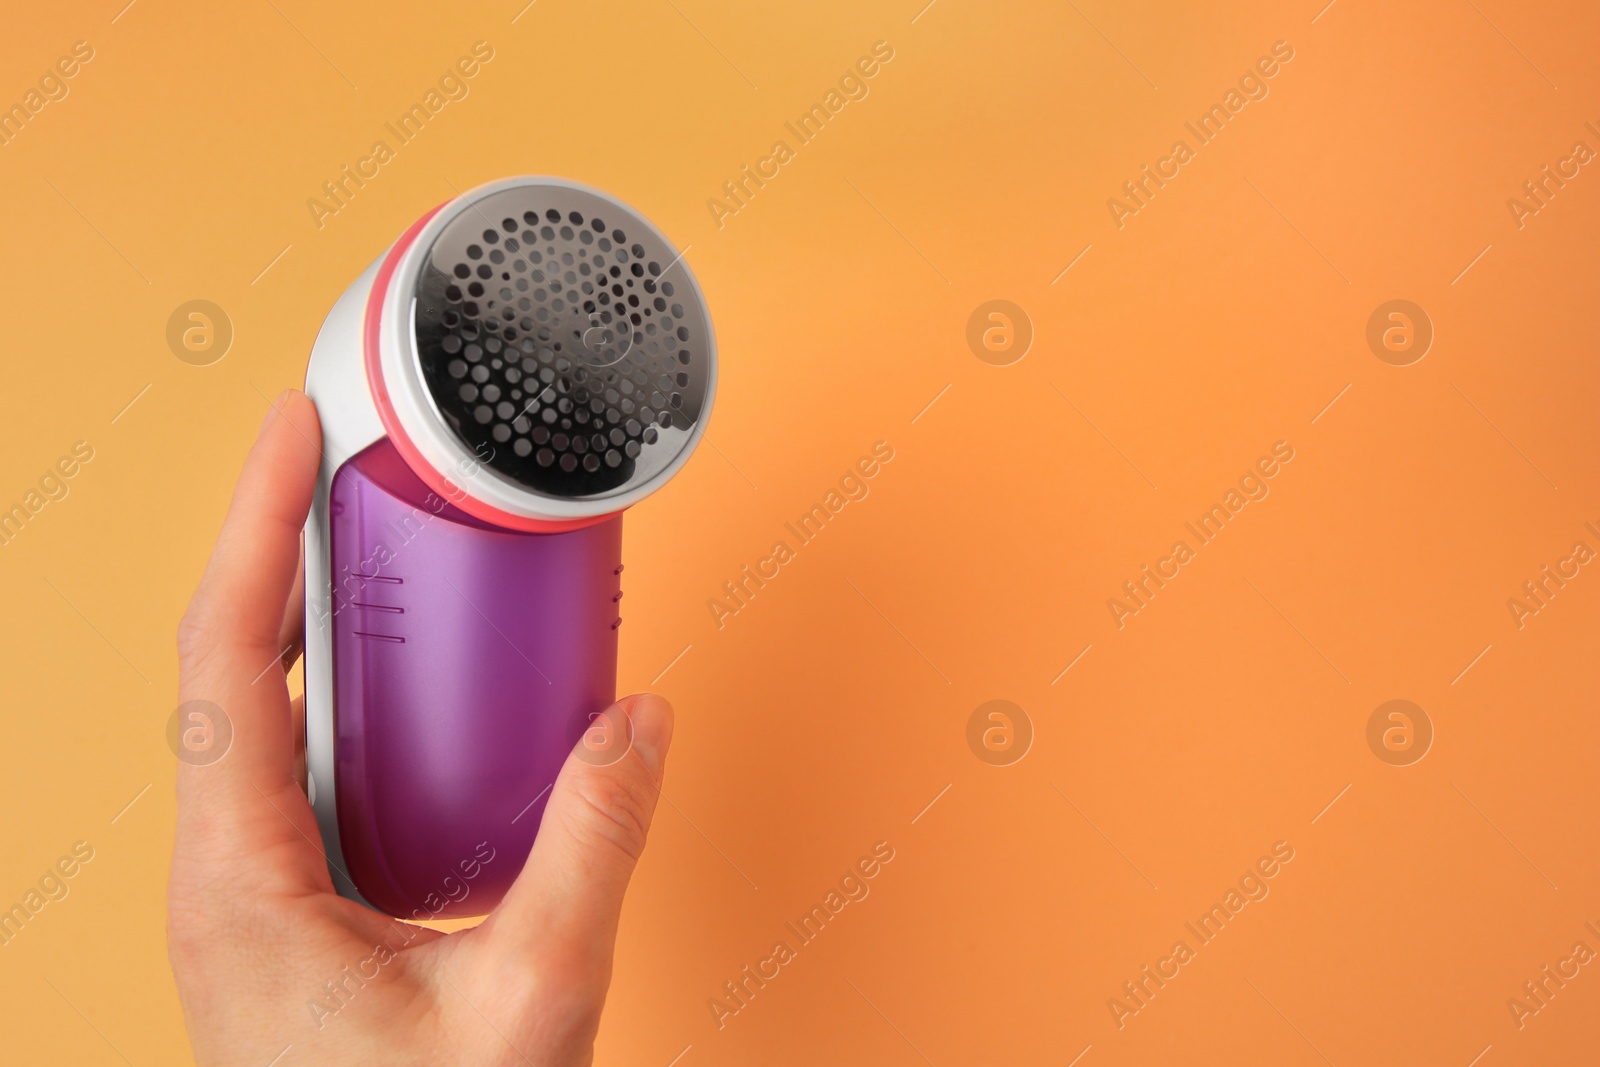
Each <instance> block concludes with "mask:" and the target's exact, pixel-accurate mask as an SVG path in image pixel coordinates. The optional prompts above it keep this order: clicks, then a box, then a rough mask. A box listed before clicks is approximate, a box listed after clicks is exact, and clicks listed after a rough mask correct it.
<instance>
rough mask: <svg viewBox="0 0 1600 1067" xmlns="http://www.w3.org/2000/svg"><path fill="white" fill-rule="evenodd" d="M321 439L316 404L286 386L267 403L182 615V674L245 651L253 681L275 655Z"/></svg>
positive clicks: (232, 660) (229, 661) (225, 663)
mask: <svg viewBox="0 0 1600 1067" xmlns="http://www.w3.org/2000/svg"><path fill="white" fill-rule="evenodd" d="M321 440H322V434H321V427H320V425H319V423H318V422H317V412H316V408H315V406H314V405H313V404H312V403H311V400H310V399H309V398H308V397H307V396H306V395H305V394H304V393H301V392H298V391H296V390H292V389H291V390H287V391H286V392H285V393H284V394H283V395H282V396H281V397H280V398H279V399H278V400H277V401H275V402H274V403H273V404H272V408H271V410H270V411H268V413H267V417H266V419H265V421H264V422H263V423H262V425H261V431H260V434H259V435H258V436H257V438H256V443H255V445H254V446H253V447H252V448H251V449H250V454H249V456H248V457H247V458H246V459H245V466H244V470H243V472H242V473H241V474H240V476H239V484H238V486H237V487H236V488H235V489H234V493H233V502H232V504H231V505H230V506H229V508H228V517H227V519H226V520H224V522H223V526H222V532H221V534H220V535H218V537H217V544H216V548H215V549H213V550H212V553H211V559H210V561H209V562H208V563H207V564H206V570H205V574H204V576H203V577H202V578H201V580H200V587H199V589H198V590H196V592H195V595H194V599H193V600H192V601H191V602H190V604H189V611H188V614H187V615H186V616H185V620H184V622H185V631H186V637H187V638H188V640H186V641H185V642H184V645H185V647H183V648H180V650H179V655H180V659H181V661H182V662H181V663H180V666H181V667H182V668H183V669H184V670H185V671H186V672H193V671H198V670H200V669H202V668H206V667H209V666H210V665H211V664H212V662H213V661H218V660H220V661H221V665H222V667H223V669H228V668H232V667H236V666H238V664H237V660H238V658H239V657H240V656H246V657H248V662H249V663H254V664H255V665H256V671H252V672H251V674H250V678H252V679H253V678H254V677H255V675H256V672H257V671H259V670H260V669H261V668H262V667H263V666H265V665H266V664H270V663H271V662H273V661H274V660H276V659H277V658H278V656H279V653H281V652H282V650H283V646H282V645H280V644H278V643H277V642H278V637H279V634H280V631H281V630H282V628H283V625H282V623H283V618H284V613H285V605H286V604H288V602H289V594H290V590H291V589H292V588H293V585H294V578H295V572H296V570H297V564H298V562H299V559H300V531H301V528H302V527H303V526H304V525H305V518H306V512H307V511H308V510H309V509H310V507H311V492H312V488H313V485H314V481H315V477H316V472H317V467H318V465H319V463H320V462H321ZM247 665H248V664H247Z"/></svg>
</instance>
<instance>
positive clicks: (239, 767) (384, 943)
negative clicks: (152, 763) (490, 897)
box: [167, 390, 672, 1067]
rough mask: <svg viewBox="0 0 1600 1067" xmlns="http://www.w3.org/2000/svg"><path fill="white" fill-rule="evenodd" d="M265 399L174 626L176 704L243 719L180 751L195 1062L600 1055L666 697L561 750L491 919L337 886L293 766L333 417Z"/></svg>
mask: <svg viewBox="0 0 1600 1067" xmlns="http://www.w3.org/2000/svg"><path fill="white" fill-rule="evenodd" d="M272 407H273V410H272V411H271V412H270V413H269V414H268V415H267V418H266V421H265V422H264V423H263V425H262V427H261V432H260V436H259V437H258V439H257V441H256V443H255V446H254V447H253V448H252V449H251V451H250V455H249V458H248V459H247V460H246V461H245V467H244V472H243V474H242V475H241V476H240V479H239V484H238V487H237V488H236V489H235V490H234V496H233V503H232V505H231V506H230V507H229V510H228V517H227V520H226V521H225V523H224V524H223V528H222V533H221V535H220V536H219V537H218V539H217V545H216V548H215V550H214V551H213V553H212V556H211V560H210V562H209V563H208V564H207V566H206V571H205V575H204V577H203V578H202V579H201V582H200V587H199V589H198V590H197V591H196V592H195V595H194V598H193V600H192V601H191V602H190V605H189V609H188V612H187V613H186V614H185V615H184V619H183V622H182V624H181V625H180V626H179V629H178V660H179V669H180V682H179V697H180V700H181V701H184V702H188V701H191V700H204V701H209V702H211V703H212V704H215V705H217V706H218V707H219V708H221V709H222V710H223V712H224V714H225V715H226V716H227V717H228V719H229V721H230V722H231V725H232V731H233V736H232V742H231V747H230V748H229V749H228V750H227V751H226V753H225V755H224V756H223V757H222V758H221V759H219V760H217V761H215V762H213V763H210V764H207V765H204V766H198V765H194V764H191V763H188V762H184V761H180V763H179V766H178V825H177V836H176V841H175V843H174V848H173V857H172V873H171V879H170V881H169V885H168V891H167V946H168V954H169V956H170V957H171V961H172V970H173V975H174V977H175V978H176V980H177V986H178V996H179V999H180V1000H181V1001H182V1003H183V1013H184V1021H185V1023H186V1025H187V1026H188V1030H189V1037H190V1041H191V1043H192V1045H193V1048H194V1053H195V1057H196V1060H197V1061H198V1062H199V1063H200V1064H201V1065H203V1067H212V1065H221V1064H230V1065H232V1064H237V1065H247V1067H266V1065H267V1064H272V1065H273V1067H294V1065H297V1064H340V1065H345V1064H369V1063H371V1064H379V1063H381V1064H384V1065H385V1067H390V1065H402V1064H429V1065H434V1064H440V1063H452V1064H456V1063H459V1064H474V1065H477V1064H484V1065H502V1064H503V1065H512V1064H520V1065H524V1067H529V1065H535V1067H547V1065H548V1067H556V1065H562V1067H565V1065H568V1064H587V1063H590V1062H591V1061H592V1059H593V1043H594V1036H595V1031H596V1030H597V1028H598V1026H599V1021H600V1010H601V1007H602V1006H603V1005H604V1003H605V996H606V989H607V986H608V985H609V984H610V980H611V957H612V950H613V947H614V944H615V941H616V934H617V922H618V918H619V915H620V912H621V909H622V897H623V893H624V891H625V890H626V889H627V885H628V879H629V877H630V876H631V875H632V873H633V868H634V865H635V863H636V862H637V861H638V859H639V855H640V853H641V852H642V851H643V849H644V845H645V837H646V834H647V832H648V830H649V827H650V819H651V816H652V814H653V813H654V811H655V803H656V796H657V794H658V793H659V791H660V788H661V774H662V764H663V761H664V760H665V757H666V753H667V746H668V744H669V742H670V741H671V737H672V709H671V707H670V706H669V705H668V704H667V702H666V701H664V700H662V699H661V698H660V697H657V696H652V695H648V694H646V695H640V696H633V697H628V698H626V699H624V700H623V701H621V702H620V703H619V704H618V705H617V706H616V707H615V708H613V709H612V712H611V714H612V715H613V716H617V715H618V714H619V713H620V714H621V715H625V716H627V717H629V718H630V719H631V720H632V734H633V745H632V749H631V751H629V752H628V753H627V754H626V755H625V756H624V757H623V758H622V759H620V760H617V761H616V762H614V763H611V764H609V765H607V766H596V765H594V764H593V763H591V762H586V761H584V760H581V759H577V758H575V757H574V758H569V759H568V760H567V762H566V765H565V767H563V769H562V771H561V774H560V777H559V778H558V779H557V780H556V783H555V787H554V789H553V791H552V792H551V796H550V801H549V804H548V807H547V808H546V810H545V814H544V821H543V824H542V826H541V829H540V832H539V836H538V838H537V839H536V841H535V843H534V847H533V852H532V854H531V855H530V856H529V857H528V861H527V864H526V865H525V866H524V867H523V869H522V873H521V875H520V876H519V877H518V878H517V880H516V882H515V883H514V884H513V886H512V887H511V890H510V891H509V892H508V893H507V894H506V897H505V899H504V900H503V901H502V902H501V903H500V905H499V906H498V907H497V908H495V910H494V912H493V913H492V914H491V915H490V916H489V917H488V918H487V919H486V920H484V922H483V923H482V924H481V925H480V926H477V927H476V928H474V929H471V930H465V931H461V932H458V933H454V934H444V933H440V932H438V931H434V930H429V929H427V928H425V927H420V926H414V925H411V924H408V923H403V922H400V921H398V920H396V919H391V918H389V917H388V916H385V915H381V914H379V913H377V912H374V911H372V910H370V909H368V908H366V907H363V906H362V905H360V904H357V903H355V902H354V901H351V900H347V899H344V898H342V897H339V896H337V895H336V894H335V892H334V887H333V883H332V881H331V878H330V875H329V873H328V867H327V862H326V860H325V858H324V854H323V849H322V843H321V835H320V833H319V832H318V829H317V822H316V818H315V816H314V815H313V814H312V810H311V806H310V804H308V803H307V801H306V797H305V794H304V793H303V792H302V791H301V789H300V786H299V784H298V782H297V780H296V777H295V764H296V729H297V727H296V723H297V722H298V720H299V718H300V709H299V708H297V707H292V706H291V702H290V699H289V692H288V686H287V684H286V681H285V673H286V671H287V669H288V667H289V665H291V664H292V662H293V658H294V655H295V653H294V652H293V651H292V650H294V649H297V648H298V646H299V644H300V640H299V638H300V635H301V631H302V630H303V620H304V608H303V604H302V599H301V591H300V584H299V581H298V575H299V573H300V563H299V544H300V531H301V527H302V526H303V525H304V523H305V518H306V512H307V510H308V509H309V507H310V505H311V495H312V488H313V485H314V483H315V480H316V474H317V467H318V464H319V463H320V459H321V446H320V442H321V429H320V426H319V424H318V421H317V413H316V409H315V407H314V406H313V405H312V403H311V401H310V400H309V399H308V398H307V397H306V396H305V395H304V394H302V393H299V392H295V391H292V390H291V391H288V392H286V393H284V394H283V396H281V397H280V398H279V399H278V400H277V401H276V402H275V403H274V404H273V406H272ZM285 649H290V650H291V651H289V652H285ZM352 976H354V977H352ZM317 1004H320V1005H321V1008H320V1010H319V1009H318V1008H317V1007H315V1005H317ZM335 1005H336V1007H335ZM330 1008H331V1009H333V1010H329V1009H330ZM275 1057H277V1058H275Z"/></svg>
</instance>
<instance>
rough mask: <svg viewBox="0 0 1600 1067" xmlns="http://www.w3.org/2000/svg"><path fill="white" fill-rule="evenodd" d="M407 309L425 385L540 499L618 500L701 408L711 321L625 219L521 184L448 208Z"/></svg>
mask: <svg viewBox="0 0 1600 1067" xmlns="http://www.w3.org/2000/svg"><path fill="white" fill-rule="evenodd" d="M446 210H454V211H455V212H456V214H455V217H454V218H452V219H450V220H449V221H448V222H447V223H446V224H445V226H444V229H443V230H441V231H440V233H439V236H438V238H437V239H436V240H435V241H434V243H433V247H432V248H431V249H430V250H429V251H428V254H427V257H426V259H425V260H424V263H423V266H422V269H421V271H420V273H419V275H418V278H417V287H416V291H415V293H414V299H413V312H412V315H413V331H414V335H415V339H416V350H417V353H418V356H419V358H420V360H421V365H422V375H423V380H424V381H425V382H426V383H427V386H428V390H429V392H430V393H431V394H432V396H433V402H434V404H435V406H436V407H437V408H438V410H439V413H440V414H441V415H442V416H443V417H444V419H445V421H446V422H447V423H448V424H449V425H450V427H451V428H452V429H453V430H454V431H455V433H456V435H457V436H458V437H459V438H460V439H461V441H462V442H463V443H464V444H465V445H466V446H467V448H469V449H471V450H472V451H473V452H474V453H475V454H476V455H477V456H478V457H479V458H480V459H481V460H482V461H483V462H484V464H485V465H486V466H488V467H490V468H492V469H494V470H496V471H499V472H500V473H501V474H503V475H505V476H506V477H508V478H510V479H511V480H512V481H514V482H516V483H517V484H519V485H521V486H523V487H525V488H528V489H531V490H533V491H534V492H537V493H541V494H544V495H546V496H554V497H566V498H581V497H594V496H608V495H613V494H617V493H621V492H626V491H629V490H631V489H634V488H636V487H638V486H639V485H641V484H643V483H645V482H648V481H649V480H650V479H652V478H654V477H655V476H656V475H658V474H660V473H661V472H662V471H663V470H664V469H665V468H667V467H668V466H669V465H670V464H671V463H672V461H673V460H674V459H675V458H677V456H678V455H679V453H680V452H682V451H683V449H684V448H686V447H687V446H688V444H689V440H690V436H691V433H692V431H693V430H694V427H695V423H696V422H697V421H698V420H699V419H700V416H701V412H702V411H703V410H704V409H705V407H706V402H707V396H706V389H707V385H708V382H709V380H710V374H711V366H710V362H711V354H710V353H711V338H710V321H709V319H708V317H707V315H706V309H705V307H704V306H703V305H702V304H701V302H700V300H699V297H698V296H697V290H696V288H695V286H694V285H693V284H692V283H691V282H690V280H689V275H688V269H687V267H686V266H684V265H683V264H682V263H681V262H679V256H678V255H677V253H675V252H674V251H673V250H672V248H671V247H670V246H668V245H667V244H665V243H664V242H663V241H661V239H660V238H658V237H656V236H655V234H654V233H653V231H652V230H651V229H650V228H649V227H648V226H646V225H645V224H644V222H643V220H642V219H641V218H640V217H639V216H638V215H636V214H635V213H634V212H633V211H632V210H630V209H629V208H627V207H625V206H623V205H622V204H620V203H618V202H616V201H614V200H611V199H608V198H606V197H602V196H599V195H597V194H595V193H592V192H588V191H586V190H582V189H574V188H569V187H566V186H562V185H554V184H547V183H542V182H529V183H527V184H525V185H520V186H517V187H515V188H511V189H505V190H501V191H499V192H496V193H492V194H490V195H489V196H487V197H485V198H483V199H481V200H478V201H477V202H475V203H472V204H468V205H466V206H460V205H457V206H455V207H453V208H447V209H446Z"/></svg>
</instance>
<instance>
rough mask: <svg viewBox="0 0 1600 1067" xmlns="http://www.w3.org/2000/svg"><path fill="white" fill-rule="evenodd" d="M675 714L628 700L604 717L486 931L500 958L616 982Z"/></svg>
mask: <svg viewBox="0 0 1600 1067" xmlns="http://www.w3.org/2000/svg"><path fill="white" fill-rule="evenodd" d="M672 719H673V716H672V705H670V704H668V703H667V702H666V701H665V700H664V699H662V698H661V697H658V696H655V695H654V694H650V693H644V694H638V695H635V696H630V697H625V698H624V699H623V700H621V701H619V702H618V703H616V704H613V705H612V706H611V707H609V708H607V709H606V710H605V711H604V712H602V713H601V714H600V715H599V716H597V717H596V719H595V720H594V722H593V723H591V724H590V728H589V729H588V730H587V731H586V732H585V734H584V736H583V738H582V739H580V740H579V742H578V744H577V745H576V746H574V748H573V750H572V754H571V755H570V756H568V757H567V762H566V764H565V765H564V766H563V767H562V768H561V774H560V775H559V776H558V777H557V778H556V783H555V788H554V789H553V790H552V792H551V794H550V801H549V804H548V805H547V806H546V807H545V812H544V820H543V822H542V823H541V824H540V827H539V836H538V838H537V839H535V841H534V843H533V851H532V853H531V854H530V855H529V856H528V862H527V863H526V864H525V865H524V866H523V868H522V873H521V874H520V875H518V877H517V880H516V882H514V883H513V884H512V886H511V889H510V891H509V892H508V893H507V894H506V896H505V899H504V900H502V901H501V903H500V906H499V907H498V908H496V909H495V911H494V913H493V914H492V915H490V916H489V918H488V919H487V920H485V921H484V923H483V926H482V928H481V934H480V936H484V937H486V938H487V939H488V941H489V945H490V946H492V948H491V951H492V952H493V953H494V954H495V955H498V956H500V957H501V958H502V959H507V961H508V962H510V961H511V960H515V961H518V962H520V964H521V965H522V967H526V966H527V965H528V963H529V962H530V961H538V962H539V963H540V965H541V968H546V967H547V968H549V970H550V972H552V973H554V974H558V975H561V976H562V977H563V978H564V979H565V980H567V981H571V982H574V983H580V984H587V983H589V982H596V983H598V985H599V989H601V990H603V989H604V987H605V983H607V982H608V981H609V980H610V974H611V954H612V949H613V947H614V945H615V942H616V937H617V921H618V919H619V917H620V915H621V912H622V897H623V893H624V892H625V891H626V890H627V888H628V880H629V879H630V878H631V877H632V875H633V869H634V866H635V865H636V864H637V863H638V861H639V856H640V855H641V854H642V853H643V852H644V846H645V838H646V836H647V835H648V834H649V831H650V820H651V817H652V816H653V815H654V814H655V809H656V797H657V796H658V795H659V794H660V792H661V780H662V769H663V765H664V763H665V761H666V755H667V746H668V745H669V744H670V743H671V741H672Z"/></svg>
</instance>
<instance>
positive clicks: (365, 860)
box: [329, 440, 622, 918]
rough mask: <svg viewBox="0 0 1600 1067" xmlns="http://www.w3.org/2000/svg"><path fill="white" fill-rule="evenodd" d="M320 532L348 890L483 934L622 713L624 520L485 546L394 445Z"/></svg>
mask: <svg viewBox="0 0 1600 1067" xmlns="http://www.w3.org/2000/svg"><path fill="white" fill-rule="evenodd" d="M329 522H330V528H331V555H332V558H331V573H332V574H333V576H334V579H333V580H334V590H333V604H334V615H333V689H334V736H335V757H334V758H335V774H336V777H337V782H336V785H337V801H338V819H339V838H340V846H341V851H342V852H343V858H344V862H345V864H346V867H345V872H344V873H346V874H348V875H349V877H350V879H351V881H353V882H354V883H355V885H356V888H357V889H359V890H360V892H361V895H362V896H363V897H365V898H366V900H367V901H368V902H369V903H370V904H372V905H373V906H374V907H376V908H379V909H381V910H383V911H386V912H388V913H390V914H392V915H398V916H403V917H407V918H411V917H419V916H420V917H422V918H430V917H436V918H448V917H456V916H467V915H482V914H484V913H486V912H487V911H489V909H491V908H493V907H494V905H495V904H496V903H498V902H499V900H500V898H501V897H502V896H503V895H504V894H505V892H506V890H507V889H508V888H509V887H510V885H511V883H512V881H513V880H514V879H515V878H516V876H517V874H518V872H520V871H521V870H522V864H523V861H524V860H525V859H526V858H527V855H528V851H529V849H530V848H532V846H533V839H534V835H535V834H536V833H537V832H538V828H539V822H540V820H541V819H542V817H543V815H544V807H545V803H546V802H547V801H548V800H549V797H550V786H551V785H552V783H554V781H555V778H556V774H557V772H558V771H559V770H560V769H561V764H562V762H563V761H564V760H565V759H566V757H567V754H568V753H569V752H570V751H571V750H572V747H573V745H574V744H575V743H576V742H577V740H578V738H579V737H580V736H581V735H582V733H583V731H584V729H585V728H586V727H587V725H588V723H589V721H590V719H591V717H592V716H593V715H594V714H595V713H597V712H599V711H602V710H603V709H604V708H605V707H606V706H607V705H609V704H610V703H611V702H612V701H613V700H614V699H615V696H616V674H617V627H618V626H619V625H620V624H621V622H622V620H621V618H620V617H619V615H618V601H619V600H620V599H621V596H622V593H621V588H620V582H621V577H620V576H621V572H622V565H621V558H622V518H621V516H620V515H618V516H616V517H614V518H610V519H607V520H605V521H604V522H601V523H598V524H596V525H594V526H589V527H586V528H584V529H581V530H574V531H571V532H567V533H555V534H529V533H519V532H514V531H509V530H504V529H501V528H500V527H497V526H491V525H489V524H487V523H485V522H483V521H481V520H479V519H476V518H473V517H472V516H470V515H468V514H466V513H465V512H462V511H460V510H459V509H457V508H455V507H454V506H452V505H451V504H449V503H448V502H447V501H445V500H444V499H442V498H441V497H439V496H438V495H437V494H435V493H434V492H433V491H432V490H431V489H429V488H428V487H427V486H426V485H424V484H423V483H422V482H421V480H420V479H418V478H417V476H416V475H415V474H413V473H412V471H411V469H410V468H409V467H408V466H406V463H405V461H404V460H403V459H401V457H400V455H399V454H398V453H397V452H396V451H395V449H394V447H393V446H392V445H391V444H390V443H389V442H388V441H387V440H384V441H380V442H378V443H377V444H375V445H373V446H372V447H370V448H368V449H366V450H365V451H363V452H361V453H360V454H359V455H357V456H355V457H354V458H353V459H351V460H350V461H349V462H347V463H346V464H345V465H344V466H343V467H341V468H340V469H339V471H338V472H337V473H336V474H335V475H334V478H333V483H332V488H331V491H330V495H329ZM336 877H337V876H336Z"/></svg>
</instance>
